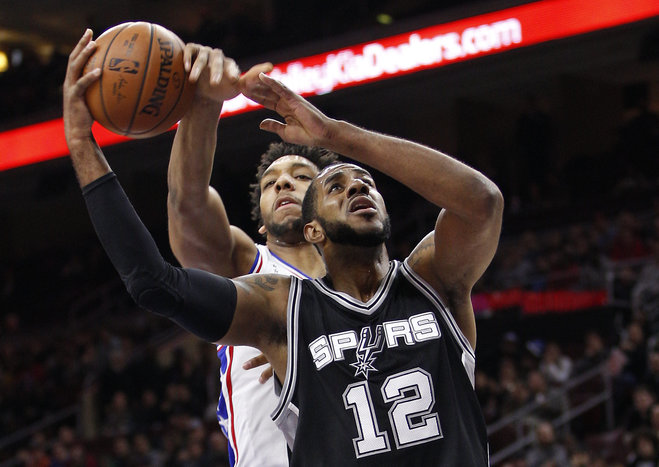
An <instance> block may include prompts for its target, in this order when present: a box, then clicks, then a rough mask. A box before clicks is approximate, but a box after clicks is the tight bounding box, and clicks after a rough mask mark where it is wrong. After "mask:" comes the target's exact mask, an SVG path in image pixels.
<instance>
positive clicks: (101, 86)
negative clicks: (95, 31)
mask: <svg viewBox="0 0 659 467" xmlns="http://www.w3.org/2000/svg"><path fill="white" fill-rule="evenodd" d="M131 24H133V23H127V24H126V25H125V26H124V27H122V28H121V29H119V30H118V31H117V33H116V34H115V35H114V36H113V37H112V39H110V42H109V43H108V46H107V47H106V48H105V54H104V55H103V60H102V61H101V70H105V61H106V60H107V57H108V54H109V53H110V50H111V49H112V44H113V43H114V41H115V40H116V39H117V36H119V34H121V33H122V32H123V31H124V29H126V28H127V27H129V26H130V25H131ZM98 86H99V95H100V99H99V100H100V102H101V109H102V110H103V115H104V116H105V119H106V120H107V122H108V123H109V124H110V125H112V126H113V127H115V128H116V129H117V131H123V130H122V129H121V128H120V127H119V125H117V124H116V123H115V122H113V121H112V119H111V118H110V114H109V113H108V111H107V109H106V107H105V99H104V97H103V73H101V76H100V78H99V79H98Z"/></svg>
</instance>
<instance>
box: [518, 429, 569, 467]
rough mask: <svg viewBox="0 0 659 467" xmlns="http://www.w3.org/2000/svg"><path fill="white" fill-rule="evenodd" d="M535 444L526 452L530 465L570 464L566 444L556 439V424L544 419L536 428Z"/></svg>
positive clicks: (555, 465) (560, 465) (529, 466)
mask: <svg viewBox="0 0 659 467" xmlns="http://www.w3.org/2000/svg"><path fill="white" fill-rule="evenodd" d="M535 441H536V442H535V444H534V445H533V446H532V447H531V448H530V449H529V450H528V451H527V453H526V463H527V466H528V467H549V466H554V467H562V466H567V465H569V459H568V452H567V449H566V448H565V446H563V445H562V444H560V443H559V442H558V441H557V440H556V434H555V433H554V426H553V425H552V424H551V423H549V422H547V421H542V422H540V423H538V425H537V426H536V428H535Z"/></svg>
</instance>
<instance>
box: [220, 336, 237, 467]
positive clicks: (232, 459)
mask: <svg viewBox="0 0 659 467" xmlns="http://www.w3.org/2000/svg"><path fill="white" fill-rule="evenodd" d="M217 358H219V359H220V372H221V373H226V371H227V365H228V360H227V346H226V345H223V346H222V347H221V348H220V349H219V350H218V351H217ZM216 414H217V419H218V421H220V420H227V419H228V418H229V413H228V411H227V401H226V400H225V398H224V393H223V392H222V391H220V398H219V400H218V402H217V410H216ZM219 425H220V428H221V429H222V433H224V436H225V437H226V438H227V440H229V439H230V436H229V433H228V432H227V428H226V426H224V425H223V424H222V423H219ZM227 448H228V454H229V465H230V466H231V467H233V466H234V465H236V453H235V452H234V451H233V447H232V446H231V443H230V442H227Z"/></svg>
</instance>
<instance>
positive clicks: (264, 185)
mask: <svg viewBox="0 0 659 467" xmlns="http://www.w3.org/2000/svg"><path fill="white" fill-rule="evenodd" d="M274 184H275V181H274V180H268V181H267V182H265V183H264V184H263V189H264V190H265V189H266V188H268V187H270V186H272V185H274Z"/></svg>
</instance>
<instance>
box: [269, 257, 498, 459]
mask: <svg viewBox="0 0 659 467" xmlns="http://www.w3.org/2000/svg"><path fill="white" fill-rule="evenodd" d="M474 366H475V359H474V353H473V350H472V348H471V346H470V345H469V343H468V341H467V339H466V338H465V337H464V335H463V334H462V332H461V331H460V329H459V328H458V326H457V324H456V323H455V320H454V319H453V317H452V316H451V314H450V312H449V311H448V309H447V308H446V307H445V306H444V305H443V304H442V302H441V300H440V298H439V297H438V296H437V294H436V293H435V292H434V291H433V289H432V288H431V287H430V286H429V285H428V284H427V283H425V282H424V281H423V280H422V279H421V278H420V277H419V276H418V275H417V274H415V273H414V272H413V271H412V270H411V268H410V267H409V266H408V265H407V264H406V263H399V262H397V261H392V262H391V265H390V269H389V272H388V273H387V275H386V277H385V278H384V280H383V281H382V284H381V285H380V287H379V289H378V291H377V293H376V294H375V295H374V296H373V297H372V298H371V299H370V300H369V301H368V302H367V303H362V302H360V301H359V300H356V299H354V298H352V297H350V296H349V295H347V294H344V293H341V292H337V291H335V290H332V289H331V288H329V287H328V286H327V284H326V283H325V282H324V281H323V280H318V279H316V280H306V279H305V280H300V279H296V278H292V284H291V290H290V295H289V306H288V367H287V373H286V380H285V381H284V385H283V388H282V391H281V395H280V400H279V405H278V407H277V409H276V410H275V412H274V413H273V415H272V416H273V419H274V420H275V422H276V423H277V425H278V426H279V427H280V428H281V429H282V431H284V433H285V435H286V436H287V439H288V442H289V445H290V446H292V457H291V465H293V466H304V467H308V466H321V465H323V466H347V465H357V466H362V465H364V466H367V465H368V466H371V465H372V466H378V467H383V466H389V465H396V466H412V465H414V466H430V465H442V466H460V467H469V466H479V467H482V466H486V465H488V464H489V460H488V447H487V435H486V429H485V422H484V420H483V416H482V413H481V410H480V406H479V404H478V400H477V399H476V394H475V392H474V388H473V378H474Z"/></svg>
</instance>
